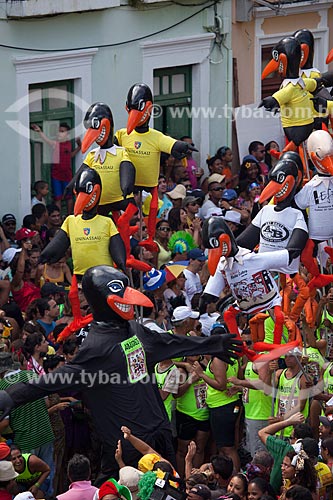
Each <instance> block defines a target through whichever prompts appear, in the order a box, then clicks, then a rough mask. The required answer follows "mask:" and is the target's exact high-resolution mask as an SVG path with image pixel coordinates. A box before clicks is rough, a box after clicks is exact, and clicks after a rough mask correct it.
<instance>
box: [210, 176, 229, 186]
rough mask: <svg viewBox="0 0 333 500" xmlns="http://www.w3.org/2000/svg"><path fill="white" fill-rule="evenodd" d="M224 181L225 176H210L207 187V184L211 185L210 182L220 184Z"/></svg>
mask: <svg viewBox="0 0 333 500" xmlns="http://www.w3.org/2000/svg"><path fill="white" fill-rule="evenodd" d="M224 179H225V175H221V174H212V175H210V176H209V177H208V179H207V183H208V186H209V184H211V183H212V182H218V183H220V182H222V181H224Z"/></svg>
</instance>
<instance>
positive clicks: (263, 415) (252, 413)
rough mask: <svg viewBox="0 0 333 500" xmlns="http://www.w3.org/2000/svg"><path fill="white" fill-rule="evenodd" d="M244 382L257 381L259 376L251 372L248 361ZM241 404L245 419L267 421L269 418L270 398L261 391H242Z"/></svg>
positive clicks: (246, 389)
mask: <svg viewBox="0 0 333 500" xmlns="http://www.w3.org/2000/svg"><path fill="white" fill-rule="evenodd" d="M244 375H245V376H244V378H245V380H250V381H251V380H258V379H259V375H258V373H256V372H255V371H254V370H253V363H252V361H249V362H248V363H247V365H246V368H245V373H244ZM243 404H244V411H245V418H248V419H249V420H267V419H268V417H270V416H271V411H272V396H266V395H265V394H264V392H263V391H261V390H258V391H257V390H255V389H249V388H247V387H244V389H243Z"/></svg>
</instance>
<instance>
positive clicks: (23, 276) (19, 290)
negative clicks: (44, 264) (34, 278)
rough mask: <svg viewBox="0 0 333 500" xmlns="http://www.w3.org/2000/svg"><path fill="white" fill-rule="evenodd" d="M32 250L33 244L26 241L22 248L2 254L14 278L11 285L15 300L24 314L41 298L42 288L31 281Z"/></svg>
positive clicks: (11, 249)
mask: <svg viewBox="0 0 333 500" xmlns="http://www.w3.org/2000/svg"><path fill="white" fill-rule="evenodd" d="M31 248H32V245H31V242H30V241H29V240H25V241H23V243H22V248H17V249H15V248H8V249H7V250H5V251H4V253H3V254H2V260H3V261H4V262H5V263H7V264H9V267H10V269H11V272H12V276H13V279H12V281H11V284H10V288H11V292H12V295H13V299H14V301H15V302H16V304H17V305H18V306H19V308H20V309H21V311H23V312H25V311H26V309H27V307H28V305H29V304H30V303H31V302H32V301H33V300H35V299H39V298H40V288H39V287H37V286H36V285H35V284H34V283H32V282H31V281H29V278H30V265H29V263H28V252H29V250H31Z"/></svg>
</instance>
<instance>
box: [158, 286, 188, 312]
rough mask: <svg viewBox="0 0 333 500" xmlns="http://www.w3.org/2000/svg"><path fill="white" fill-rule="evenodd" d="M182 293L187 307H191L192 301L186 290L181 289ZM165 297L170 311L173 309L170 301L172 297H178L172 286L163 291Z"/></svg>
mask: <svg viewBox="0 0 333 500" xmlns="http://www.w3.org/2000/svg"><path fill="white" fill-rule="evenodd" d="M180 295H182V296H183V297H184V299H185V305H187V307H191V302H190V300H189V298H188V296H187V294H186V292H185V291H184V290H181V293H180ZM163 297H164V300H165V302H166V305H167V308H168V311H170V310H171V309H172V306H171V303H170V299H173V298H174V297H177V295H176V294H175V292H174V291H173V290H171V288H167V289H166V290H165V291H164V292H163Z"/></svg>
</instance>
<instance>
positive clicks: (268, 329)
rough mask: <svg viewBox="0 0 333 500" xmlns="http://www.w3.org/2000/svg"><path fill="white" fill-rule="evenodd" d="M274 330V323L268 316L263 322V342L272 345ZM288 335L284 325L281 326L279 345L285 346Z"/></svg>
mask: <svg viewBox="0 0 333 500" xmlns="http://www.w3.org/2000/svg"><path fill="white" fill-rule="evenodd" d="M274 328H275V323H274V321H273V319H272V318H271V317H270V316H269V318H266V319H265V321H264V330H265V339H264V342H267V343H268V344H273V340H274ZM288 335H289V334H288V329H287V327H286V326H285V325H283V329H282V339H281V344H285V343H286V342H287V339H288Z"/></svg>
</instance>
